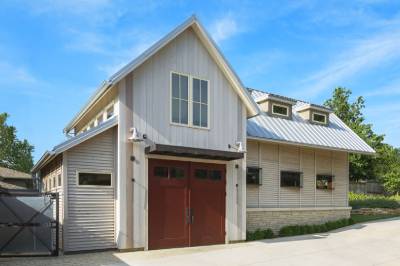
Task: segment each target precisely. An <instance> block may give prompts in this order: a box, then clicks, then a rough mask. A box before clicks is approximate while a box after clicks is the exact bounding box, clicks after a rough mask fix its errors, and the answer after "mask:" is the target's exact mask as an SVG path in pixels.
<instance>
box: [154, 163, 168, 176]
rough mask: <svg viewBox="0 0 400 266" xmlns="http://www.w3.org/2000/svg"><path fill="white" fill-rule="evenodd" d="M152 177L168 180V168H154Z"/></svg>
mask: <svg viewBox="0 0 400 266" xmlns="http://www.w3.org/2000/svg"><path fill="white" fill-rule="evenodd" d="M154 176H156V177H162V178H168V167H164V166H156V167H154Z"/></svg>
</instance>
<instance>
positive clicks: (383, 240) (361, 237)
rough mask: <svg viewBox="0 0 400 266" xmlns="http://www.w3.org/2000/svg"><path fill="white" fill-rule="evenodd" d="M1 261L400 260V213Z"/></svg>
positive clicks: (0, 261) (248, 262) (319, 262)
mask: <svg viewBox="0 0 400 266" xmlns="http://www.w3.org/2000/svg"><path fill="white" fill-rule="evenodd" d="M0 265H46V266H48V265H135V266H142V265H148V266H150V265H162V266H169V265H171V266H172V265H173V266H178V265H185V266H186V265H202V266H204V265H218V266H220V265H232V266H234V265H235V266H236V265H237V266H239V265H248V266H250V265H268V266H270V265H307V266H308V265H324V266H325V265H341V266H342V265H363V266H365V265H400V218H396V219H389V220H381V221H377V222H371V223H365V224H356V225H354V226H351V227H347V228H344V229H340V230H336V231H333V232H330V233H327V234H319V235H307V236H299V237H286V238H279V239H274V240H268V241H256V242H247V243H240V244H232V245H219V246H208V247H195V248H183V249H169V250H158V251H148V252H129V253H118V252H101V253H89V254H79V255H68V256H60V257H58V258H25V259H22V258H17V259H16V258H13V259H4V258H3V259H0Z"/></svg>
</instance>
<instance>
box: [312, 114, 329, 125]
mask: <svg viewBox="0 0 400 266" xmlns="http://www.w3.org/2000/svg"><path fill="white" fill-rule="evenodd" d="M312 120H313V122H317V123H320V124H326V115H324V114H320V113H313V115H312Z"/></svg>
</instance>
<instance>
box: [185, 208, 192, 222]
mask: <svg viewBox="0 0 400 266" xmlns="http://www.w3.org/2000/svg"><path fill="white" fill-rule="evenodd" d="M185 220H186V223H187V224H192V223H193V221H194V215H193V209H192V208H186V216H185Z"/></svg>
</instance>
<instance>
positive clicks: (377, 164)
mask: <svg viewBox="0 0 400 266" xmlns="http://www.w3.org/2000/svg"><path fill="white" fill-rule="evenodd" d="M350 96H351V91H350V90H348V89H346V88H341V87H338V88H336V89H335V90H334V92H333V95H332V97H331V98H330V99H329V100H327V101H326V102H325V103H324V105H325V106H327V107H329V108H331V109H332V110H333V111H334V113H335V114H336V115H337V116H338V117H339V118H340V119H341V120H342V121H343V122H344V123H346V125H347V126H349V127H350V128H351V129H352V130H353V131H354V132H355V133H357V134H358V135H359V136H360V137H361V138H362V139H363V140H364V141H365V142H367V143H368V144H369V145H370V146H371V147H372V148H373V149H375V151H376V152H377V156H370V155H362V154H351V155H350V157H349V160H350V179H351V180H360V179H378V177H379V174H383V173H382V171H383V172H386V170H385V169H383V168H384V167H383V166H382V163H383V161H385V160H386V159H387V158H386V157H382V154H384V153H385V152H386V151H387V149H388V147H389V145H387V144H384V143H383V140H384V135H377V134H375V133H374V131H373V130H372V125H371V124H367V123H365V117H364V115H363V113H362V110H363V109H364V107H365V101H364V98H363V97H361V96H360V97H358V98H356V99H355V101H354V102H350ZM383 159H384V160H383Z"/></svg>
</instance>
